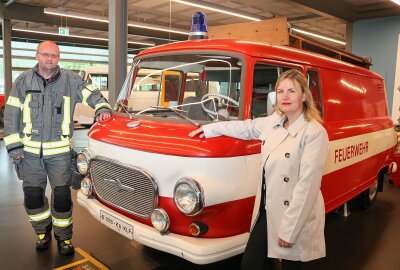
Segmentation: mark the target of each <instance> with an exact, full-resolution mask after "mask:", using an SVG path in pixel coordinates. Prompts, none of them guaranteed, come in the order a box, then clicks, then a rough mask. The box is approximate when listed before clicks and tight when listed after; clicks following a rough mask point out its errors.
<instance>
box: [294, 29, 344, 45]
mask: <svg viewBox="0 0 400 270" xmlns="http://www.w3.org/2000/svg"><path fill="white" fill-rule="evenodd" d="M292 30H293V31H295V32H299V33H301V34H304V35H308V36H312V37H316V38H320V39H324V40H328V41H331V42H335V43H338V44H341V45H346V42H344V41H341V40H338V39H334V38H330V37H326V36H322V35H319V34H315V33H311V32H308V31H305V30H301V29H298V28H295V27H292Z"/></svg>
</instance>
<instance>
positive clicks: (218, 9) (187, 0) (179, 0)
mask: <svg viewBox="0 0 400 270" xmlns="http://www.w3.org/2000/svg"><path fill="white" fill-rule="evenodd" d="M171 1H172V2H176V3H180V4H184V5H188V6H193V7H199V8H204V9H208V10H212V11H216V12H220V13H225V14H228V15H232V16H236V17H240V18H243V19H248V20H252V21H261V20H263V19H266V18H264V17H261V16H257V15H254V14H251V13H247V12H241V11H238V10H236V9H233V8H228V7H224V6H220V5H216V4H212V3H209V2H205V1H200V0H196V1H193V0H171ZM271 17H272V15H271Z"/></svg>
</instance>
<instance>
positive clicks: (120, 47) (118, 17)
mask: <svg viewBox="0 0 400 270" xmlns="http://www.w3.org/2000/svg"><path fill="white" fill-rule="evenodd" d="M108 16H109V24H108V35H109V36H108V50H109V64H108V89H109V98H108V99H109V102H110V104H111V106H113V105H114V103H115V101H116V99H117V97H118V94H119V92H120V90H121V87H122V84H123V83H124V80H125V77H126V64H127V58H128V38H127V36H128V1H127V0H110V1H109V15H108Z"/></svg>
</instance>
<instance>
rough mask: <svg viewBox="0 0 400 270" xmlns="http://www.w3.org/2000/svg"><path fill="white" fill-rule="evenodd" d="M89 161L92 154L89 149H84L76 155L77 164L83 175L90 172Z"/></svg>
mask: <svg viewBox="0 0 400 270" xmlns="http://www.w3.org/2000/svg"><path fill="white" fill-rule="evenodd" d="M89 161H90V156H89V153H88V151H86V150H83V151H82V152H80V153H79V154H78V156H77V157H76V166H77V167H78V171H79V173H80V174H82V175H87V174H88V172H89Z"/></svg>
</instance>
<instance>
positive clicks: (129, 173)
mask: <svg viewBox="0 0 400 270" xmlns="http://www.w3.org/2000/svg"><path fill="white" fill-rule="evenodd" d="M90 174H91V177H92V181H93V184H94V188H95V191H96V194H97V196H98V197H100V199H101V200H103V201H105V202H106V203H108V204H110V205H112V206H115V207H117V208H119V209H121V210H124V211H126V212H128V213H131V214H133V215H136V216H139V217H144V218H148V217H150V215H151V212H152V211H153V209H154V208H156V207H157V205H158V187H157V183H156V181H155V180H154V178H153V177H152V176H151V175H150V174H148V173H147V172H146V171H144V170H143V169H141V168H138V167H133V166H130V165H126V164H122V163H119V162H118V161H115V160H109V159H105V158H95V159H92V160H91V161H90Z"/></svg>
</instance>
